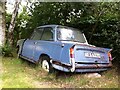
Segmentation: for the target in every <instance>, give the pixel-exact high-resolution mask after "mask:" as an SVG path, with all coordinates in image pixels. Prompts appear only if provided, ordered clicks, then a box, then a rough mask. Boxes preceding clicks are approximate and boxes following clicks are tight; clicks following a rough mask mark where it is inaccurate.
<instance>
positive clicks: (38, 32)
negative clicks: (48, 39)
mask: <svg viewBox="0 0 120 90" xmlns="http://www.w3.org/2000/svg"><path fill="white" fill-rule="evenodd" d="M42 32H43V29H42V28H37V29H36V30H35V31H34V32H33V35H32V37H31V39H32V40H40V39H41V35H42Z"/></svg>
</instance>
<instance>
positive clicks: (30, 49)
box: [22, 28, 43, 60]
mask: <svg viewBox="0 0 120 90" xmlns="http://www.w3.org/2000/svg"><path fill="white" fill-rule="evenodd" d="M42 31H43V29H42V28H37V29H35V30H34V32H33V34H32V36H31V38H30V39H27V40H26V41H25V42H24V45H23V50H22V56H24V57H26V58H29V59H31V60H34V51H35V45H36V43H37V41H38V40H40V38H41V35H42Z"/></svg>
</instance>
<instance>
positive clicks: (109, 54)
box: [108, 52, 113, 61]
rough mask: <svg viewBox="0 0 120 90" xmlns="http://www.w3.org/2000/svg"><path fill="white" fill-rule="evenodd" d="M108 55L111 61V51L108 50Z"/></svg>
mask: <svg viewBox="0 0 120 90" xmlns="http://www.w3.org/2000/svg"><path fill="white" fill-rule="evenodd" d="M108 57H109V60H110V61H112V60H113V59H112V55H111V53H110V52H108Z"/></svg>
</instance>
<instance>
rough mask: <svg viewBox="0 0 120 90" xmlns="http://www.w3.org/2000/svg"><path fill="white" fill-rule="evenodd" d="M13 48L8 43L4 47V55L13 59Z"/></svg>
mask: <svg viewBox="0 0 120 90" xmlns="http://www.w3.org/2000/svg"><path fill="white" fill-rule="evenodd" d="M12 52H13V48H12V47H11V46H10V45H9V44H8V43H7V44H5V45H4V47H2V55H3V56H5V57H13V54H12Z"/></svg>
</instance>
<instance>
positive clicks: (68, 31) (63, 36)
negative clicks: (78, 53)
mask: <svg viewBox="0 0 120 90" xmlns="http://www.w3.org/2000/svg"><path fill="white" fill-rule="evenodd" d="M57 38H58V40H60V41H74V42H80V43H86V40H85V37H84V35H83V33H82V32H81V31H80V30H77V29H74V28H70V27H58V28H57Z"/></svg>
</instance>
